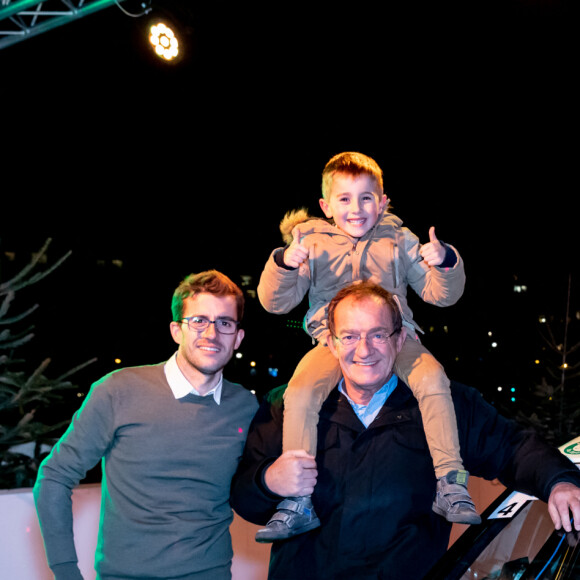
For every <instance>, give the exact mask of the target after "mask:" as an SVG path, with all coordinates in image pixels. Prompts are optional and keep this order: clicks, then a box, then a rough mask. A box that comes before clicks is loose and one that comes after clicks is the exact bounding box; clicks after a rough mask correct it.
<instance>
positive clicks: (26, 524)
mask: <svg viewBox="0 0 580 580" xmlns="http://www.w3.org/2000/svg"><path fill="white" fill-rule="evenodd" d="M100 501H101V486H100V484H98V483H96V484H86V485H80V486H79V487H78V488H76V489H75V490H74V492H73V514H74V520H73V521H74V524H73V525H74V534H75V544H76V548H77V554H78V558H79V567H80V569H81V572H82V574H83V577H84V579H85V580H94V579H95V571H94V569H93V561H94V554H95V546H96V545H97V530H98V527H99V508H100ZM0 523H1V525H0V578H1V579H3V580H4V579H6V580H53V578H54V577H53V575H52V574H51V572H50V569H49V568H48V566H47V564H46V559H45V556H44V546H43V543H42V537H41V535H40V527H39V525H38V519H37V517H36V510H35V508H34V499H33V497H32V490H31V489H30V488H26V489H17V490H0ZM257 528H258V526H254V525H253V524H250V523H248V522H246V521H244V520H243V519H242V518H240V517H238V516H237V515H235V517H234V521H233V523H232V526H231V532H232V541H233V545H234V561H233V564H232V576H233V580H266V578H267V576H268V560H269V557H270V546H269V545H268V544H258V543H256V542H255V541H254V535H255V533H256V530H257Z"/></svg>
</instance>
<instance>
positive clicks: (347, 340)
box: [334, 326, 401, 347]
mask: <svg viewBox="0 0 580 580" xmlns="http://www.w3.org/2000/svg"><path fill="white" fill-rule="evenodd" d="M399 330H401V327H400V326H399V328H396V329H395V330H393V332H391V333H390V334H389V333H388V332H373V333H372V334H367V335H366V336H365V337H364V339H365V340H368V341H369V342H370V343H371V344H372V345H373V346H378V345H379V344H386V343H387V342H388V340H389V338H391V336H393V334H396V333H397V332H399ZM334 338H336V340H338V342H340V343H341V344H342V346H346V347H351V346H354V345H355V344H358V342H359V341H360V340H361V339H362V338H363V335H362V334H345V335H344V336H336V335H334Z"/></svg>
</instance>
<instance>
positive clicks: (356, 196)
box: [320, 173, 387, 238]
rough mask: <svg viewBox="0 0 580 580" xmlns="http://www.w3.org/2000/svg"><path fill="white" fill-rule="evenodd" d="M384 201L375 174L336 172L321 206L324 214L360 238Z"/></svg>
mask: <svg viewBox="0 0 580 580" xmlns="http://www.w3.org/2000/svg"><path fill="white" fill-rule="evenodd" d="M386 203H387V196H386V195H384V194H382V193H380V192H379V186H378V184H377V182H376V180H375V178H374V177H372V176H370V175H367V174H364V173H363V174H361V175H356V176H353V175H347V174H344V173H336V174H335V175H334V176H333V178H332V185H331V186H330V190H329V192H328V197H327V199H321V200H320V207H321V208H322V211H323V212H324V215H325V216H326V217H327V218H334V222H335V223H336V225H337V226H338V227H339V228H340V229H341V230H342V231H344V232H345V233H347V234H348V235H349V236H352V237H353V238H362V236H364V235H365V234H366V233H367V232H368V231H369V230H370V229H371V228H372V227H373V226H374V225H375V223H376V222H377V219H378V218H379V216H380V215H381V213H382V212H383V209H384V207H385V205H386Z"/></svg>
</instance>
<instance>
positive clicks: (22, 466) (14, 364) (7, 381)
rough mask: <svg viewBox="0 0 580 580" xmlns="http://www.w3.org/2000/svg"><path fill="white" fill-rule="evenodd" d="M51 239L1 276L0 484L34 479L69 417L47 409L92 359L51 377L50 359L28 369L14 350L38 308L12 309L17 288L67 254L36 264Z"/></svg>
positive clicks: (29, 335) (28, 334) (26, 338)
mask: <svg viewBox="0 0 580 580" xmlns="http://www.w3.org/2000/svg"><path fill="white" fill-rule="evenodd" d="M50 242H51V240H50V239H49V240H47V241H46V243H45V244H44V246H43V247H42V249H41V250H40V251H39V252H38V253H37V254H36V255H35V256H34V257H33V258H32V259H31V261H30V263H29V264H28V265H27V266H25V267H24V268H22V269H21V270H20V271H19V272H18V273H17V274H16V275H15V276H13V277H12V278H10V279H9V280H7V281H5V282H3V281H2V280H1V279H0V489H9V488H17V487H31V486H32V485H34V481H35V480H36V475H37V471H38V466H39V464H40V462H41V461H42V459H43V458H44V456H45V455H46V453H47V452H48V450H50V447H51V446H52V445H53V444H54V443H55V442H56V440H57V438H58V437H59V436H60V435H61V434H62V432H63V431H64V429H65V428H66V426H67V424H68V423H69V421H68V420H67V421H57V422H53V421H52V420H51V418H50V417H51V413H50V412H47V411H48V410H49V409H50V408H53V409H54V408H55V405H59V403H62V401H63V399H64V397H65V396H66V393H67V392H69V391H70V390H71V389H75V388H76V386H75V385H74V384H73V383H71V382H70V381H69V380H68V378H69V377H70V376H71V375H72V374H74V373H75V372H77V371H79V370H80V369H81V368H84V367H85V366H87V365H88V364H90V363H92V362H93V361H92V360H91V361H87V362H86V363H84V364H82V365H79V366H77V367H76V368H74V369H72V370H70V371H68V372H66V373H65V374H64V375H62V376H60V377H57V378H55V379H52V378H49V377H47V376H46V375H45V371H46V369H47V367H48V366H49V364H50V359H48V358H47V359H45V360H43V361H42V362H41V363H40V364H39V365H37V366H36V368H34V367H33V369H32V370H30V368H31V365H30V363H29V361H25V360H21V359H17V358H15V354H16V350H17V349H18V348H19V347H21V346H23V345H25V344H27V343H29V342H30V341H31V340H32V339H33V338H34V333H33V329H34V326H33V325H32V324H31V323H30V322H29V321H30V317H31V315H32V314H33V313H34V311H35V310H36V309H37V308H38V304H34V305H33V306H31V307H27V308H25V309H23V310H22V311H20V312H18V313H13V310H15V306H16V294H17V292H18V291H19V290H22V289H23V288H27V287H30V286H31V285H33V284H36V283H38V282H39V281H41V280H42V279H44V278H45V277H46V276H48V275H49V274H50V273H51V272H53V271H54V270H55V269H56V268H58V267H59V266H60V265H61V264H62V263H63V262H64V261H65V260H66V259H67V258H68V256H69V255H70V252H68V253H67V254H65V255H64V256H63V257H61V258H60V259H59V260H58V261H57V262H56V263H55V264H53V265H52V266H49V267H47V268H45V269H40V268H41V266H40V265H41V264H42V261H43V259H44V257H45V255H46V251H47V249H48V246H49V244H50Z"/></svg>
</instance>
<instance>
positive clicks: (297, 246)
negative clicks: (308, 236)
mask: <svg viewBox="0 0 580 580" xmlns="http://www.w3.org/2000/svg"><path fill="white" fill-rule="evenodd" d="M303 240H304V237H303V236H302V234H301V233H300V228H299V227H298V226H296V227H295V228H294V229H293V230H292V243H291V244H290V245H289V246H288V247H287V248H286V249H285V250H284V264H286V266H288V267H289V268H299V267H300V264H302V263H303V262H304V261H306V260H307V259H308V248H306V247H305V246H303V245H302V241H303Z"/></svg>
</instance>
